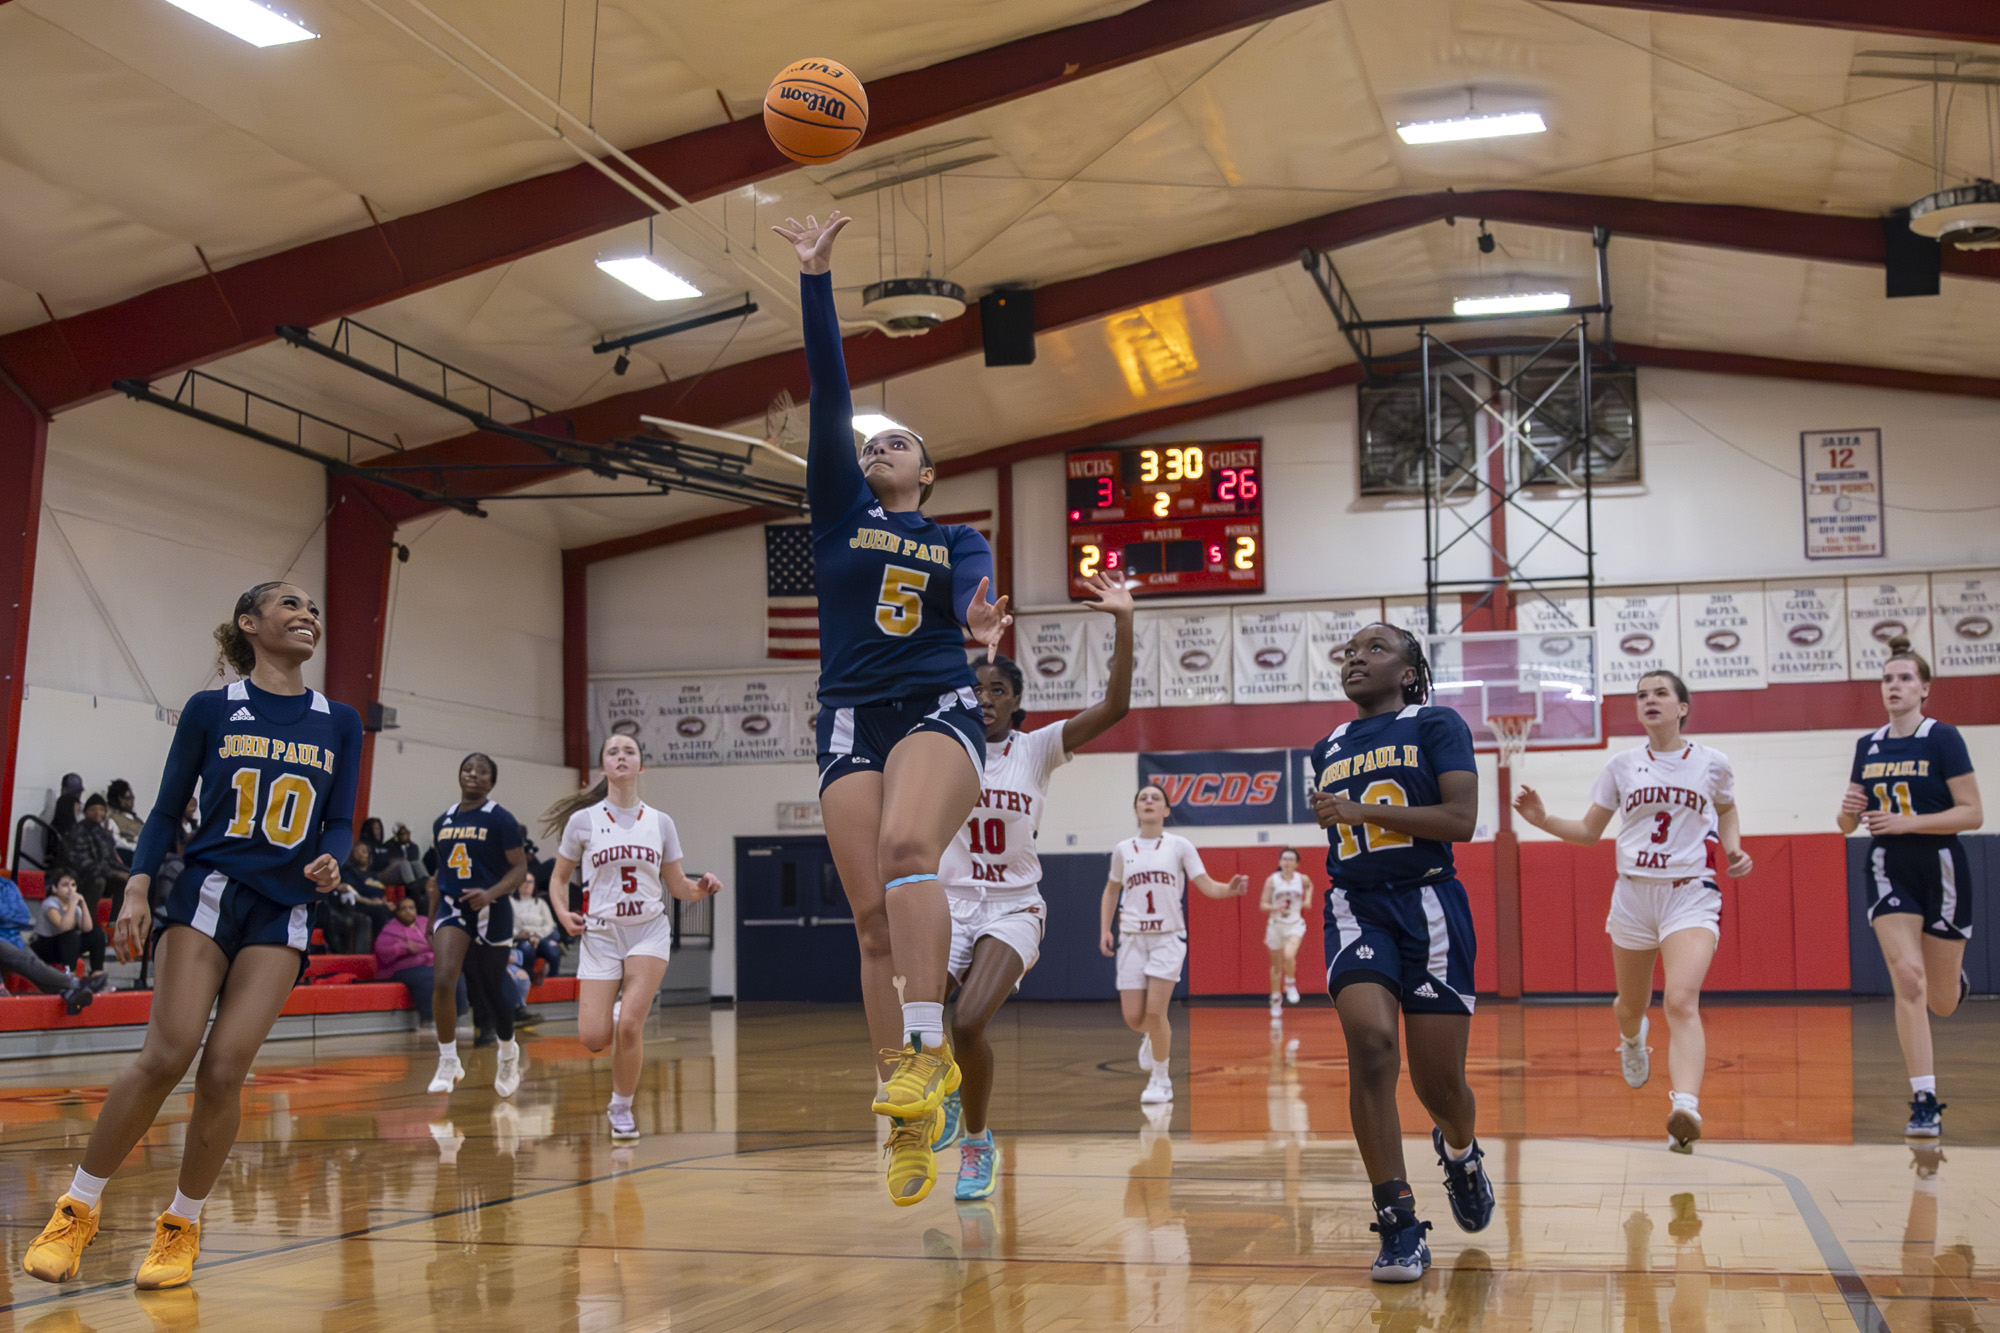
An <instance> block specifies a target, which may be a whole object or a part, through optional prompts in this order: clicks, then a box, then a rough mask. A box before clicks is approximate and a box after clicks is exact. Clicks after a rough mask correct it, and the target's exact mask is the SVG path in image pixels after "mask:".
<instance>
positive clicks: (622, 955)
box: [576, 913, 674, 981]
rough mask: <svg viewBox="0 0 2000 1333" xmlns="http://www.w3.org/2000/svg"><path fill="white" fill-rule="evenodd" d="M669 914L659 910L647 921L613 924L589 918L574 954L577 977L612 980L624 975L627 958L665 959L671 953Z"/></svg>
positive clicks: (672, 932)
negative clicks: (581, 943) (588, 925)
mask: <svg viewBox="0 0 2000 1333" xmlns="http://www.w3.org/2000/svg"><path fill="white" fill-rule="evenodd" d="M673 947H674V922H673V918H671V917H669V916H667V915H666V914H665V913H662V914H661V915H659V916H656V917H654V918H652V919H651V920H650V921H633V922H628V923H625V924H622V925H621V924H617V923H614V922H609V921H597V920H592V921H591V923H590V928H589V929H588V930H586V931H584V932H583V948H582V951H581V952H580V953H579V954H578V955H577V964H576V979H577V980H578V981H616V980H618V978H620V977H622V976H624V975H625V960H626V959H627V958H658V959H659V960H661V961H662V962H665V961H666V960H667V959H668V958H669V957H671V956H672V954H673Z"/></svg>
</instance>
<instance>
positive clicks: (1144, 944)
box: [1118, 931, 1187, 990]
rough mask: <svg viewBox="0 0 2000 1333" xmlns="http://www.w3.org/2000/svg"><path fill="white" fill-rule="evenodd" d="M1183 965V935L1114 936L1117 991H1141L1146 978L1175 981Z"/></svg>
mask: <svg viewBox="0 0 2000 1333" xmlns="http://www.w3.org/2000/svg"><path fill="white" fill-rule="evenodd" d="M1186 964H1187V932H1186V931H1181V932H1180V933H1179V934H1176V935H1169V934H1167V933H1166V932H1164V931H1162V932H1161V933H1160V934H1157V935H1120V936H1119V937H1118V989H1119V990H1144V989H1146V978H1148V977H1158V978H1160V979H1161V980H1162V981H1172V982H1178V981H1180V979H1181V968H1182V967H1184V966H1186Z"/></svg>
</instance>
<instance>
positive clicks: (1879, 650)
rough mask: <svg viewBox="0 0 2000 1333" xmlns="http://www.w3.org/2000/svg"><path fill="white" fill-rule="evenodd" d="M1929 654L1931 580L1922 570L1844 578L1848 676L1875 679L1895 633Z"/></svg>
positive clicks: (1925, 656) (1887, 654)
mask: <svg viewBox="0 0 2000 1333" xmlns="http://www.w3.org/2000/svg"><path fill="white" fill-rule="evenodd" d="M1899 634H1900V635H1902V636H1904V637H1906V638H1908V639H1909V641H1910V646H1911V647H1912V648H1915V649H1916V650H1917V651H1918V652H1920V653H1922V654H1923V655H1924V658H1925V659H1926V660H1929V659H1930V657H1931V581H1930V577H1929V575H1926V574H1891V575H1889V576H1888V577H1886V578H1883V579H1879V580H1878V579H1849V580H1848V581H1847V678H1848V679H1849V680H1879V679H1880V678H1881V676H1882V664H1883V663H1884V662H1887V661H1888V660H1889V640H1891V639H1893V638H1895V637H1896V636H1897V635H1899Z"/></svg>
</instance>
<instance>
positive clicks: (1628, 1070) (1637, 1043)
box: [1618, 1018, 1653, 1088]
mask: <svg viewBox="0 0 2000 1333" xmlns="http://www.w3.org/2000/svg"><path fill="white" fill-rule="evenodd" d="M1652 1023H1653V1020H1652V1019H1650V1018H1642V1019H1640V1020H1639V1035H1638V1036H1636V1037H1634V1038H1632V1040H1630V1041H1626V1040H1625V1039H1624V1038H1623V1037H1620V1038H1619V1039H1618V1069H1619V1072H1620V1073H1622V1074H1624V1075H1625V1086H1626V1087H1628V1088H1643V1087H1645V1086H1646V1080H1647V1079H1648V1078H1650V1077H1652V1073H1653V1061H1652V1047H1650V1046H1648V1045H1646V1029H1647V1028H1649V1027H1651V1026H1652Z"/></svg>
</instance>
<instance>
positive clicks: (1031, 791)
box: [937, 574, 1132, 1199]
mask: <svg viewBox="0 0 2000 1333" xmlns="http://www.w3.org/2000/svg"><path fill="white" fill-rule="evenodd" d="M1090 588H1091V591H1092V592H1094V593H1095V594H1096V595H1097V600H1096V601H1094V602H1086V603H1085V605H1086V606H1089V607H1091V608H1092V609H1093V610H1098V611H1104V612H1107V613H1109V615H1110V616H1111V618H1112V620H1113V621H1114V622H1115V629H1114V632H1113V638H1112V649H1111V664H1110V668H1109V670H1108V671H1107V672H1106V673H1105V683H1104V697H1103V698H1102V699H1100V700H1098V702H1096V703H1094V704H1092V705H1091V706H1090V707H1088V708H1086V709H1084V710H1083V711H1082V712H1080V713H1078V714H1077V715H1076V716H1074V717H1072V718H1070V719H1069V720H1068V721H1065V722H1054V723H1051V724H1049V725H1048V726H1046V727H1038V728H1036V729H1035V730H1034V731H1030V732H1022V731H1020V730H1017V728H1019V727H1020V725H1021V722H1022V721H1023V719H1025V718H1026V717H1027V716H1028V714H1027V711H1026V710H1025V709H1023V708H1022V707H1021V689H1022V678H1021V668H1020V666H1019V664H1017V663H1016V662H1015V661H1014V660H1013V659H1012V658H1008V657H996V658H995V659H993V661H991V662H982V663H980V664H979V666H978V667H977V674H978V678H979V684H978V685H977V686H976V687H975V689H976V693H977V694H978V696H979V715H980V717H981V718H983V719H984V720H985V723H986V777H985V781H984V783H983V784H982V786H981V788H980V793H979V804H978V805H977V806H975V807H974V808H973V811H972V818H970V819H969V820H967V821H966V823H965V827H964V828H962V829H960V830H959V831H958V836H957V837H955V838H953V839H952V842H951V848H950V850H949V851H948V852H946V853H945V863H944V869H943V870H942V871H941V872H940V873H941V874H942V876H943V878H944V883H945V892H946V894H947V895H948V896H949V898H950V901H951V976H952V980H954V981H956V982H957V983H958V984H959V990H958V1002H957V1004H956V1005H954V1006H953V1008H952V1016H951V1049H952V1052H953V1054H954V1055H956V1057H957V1059H958V1065H959V1069H960V1070H961V1071H962V1073H963V1074H964V1079H965V1081H964V1083H963V1084H962V1085H961V1087H960V1090H959V1091H957V1092H953V1093H951V1094H950V1095H948V1096H947V1097H946V1098H945V1100H944V1128H943V1129H942V1130H941V1131H940V1137H939V1139H938V1144H937V1146H938V1147H940V1148H944V1147H949V1146H950V1145H951V1143H952V1141H953V1140H954V1139H957V1140H958V1145H959V1147H958V1151H959V1167H958V1184H957V1186H956V1187H955V1189H954V1191H953V1193H954V1196H955V1197H956V1198H959V1199H984V1198H986V1197H987V1196H988V1195H990V1194H992V1193H993V1185H994V1175H993V1167H994V1160H993V1131H992V1130H991V1129H989V1128H988V1127H987V1124H986V1112H987V1107H988V1104H989V1102H990V1100H991V1097H992V1092H993V1048H992V1047H991V1046H990V1045H988V1044H987V1041H986V1025H987V1024H988V1023H990V1022H992V1021H993V1015H995V1014H996V1013H998V1012H999V1011H1000V1006H1001V1005H1002V1004H1004V1003H1005V1002H1006V1000H1007V997H1008V996H1009V995H1012V994H1013V993H1014V991H1015V990H1016V989H1017V988H1018V987H1019V986H1020V984H1021V978H1022V977H1023V976H1025V975H1026V974H1027V972H1028V969H1030V968H1032V967H1033V966H1034V965H1035V960H1036V959H1037V958H1039V957H1040V956H1041V952H1042V935H1043V933H1044V932H1045V931H1046V930H1047V928H1048V904H1047V903H1045V902H1043V901H1042V891H1041V882H1042V861H1041V857H1040V856H1038V855H1037V854H1036V851H1035V830H1036V829H1037V828H1039V827H1040V826H1041V822H1042V808H1043V806H1044V805H1045V804H1046V803H1047V801H1048V793H1049V779H1050V778H1051V777H1053V776H1054V774H1055V771H1056V770H1057V769H1058V768H1060V767H1062V766H1063V765H1064V764H1066V763H1068V762H1069V761H1070V756H1071V755H1073V754H1074V753H1075V752H1076V751H1077V750H1080V749H1082V748H1083V747H1084V746H1085V745H1088V744H1089V743H1090V742H1091V741H1094V740H1096V739H1097V738H1098V737H1099V736H1102V735H1103V734H1104V733H1105V732H1107V731H1109V730H1110V729H1111V728H1112V727H1114V726H1116V725H1117V724H1118V722H1119V720H1120V719H1121V718H1123V717H1124V716H1125V714H1126V713H1127V712H1128V711H1129V710H1130V709H1131V706H1132V593H1131V591H1130V590H1129V589H1127V588H1126V587H1125V586H1124V584H1122V583H1119V582H1116V581H1113V580H1112V579H1109V578H1107V577H1105V576H1104V575H1101V574H1100V575H1098V576H1097V577H1096V578H1094V579H1092V580H1091V581H1090Z"/></svg>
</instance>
